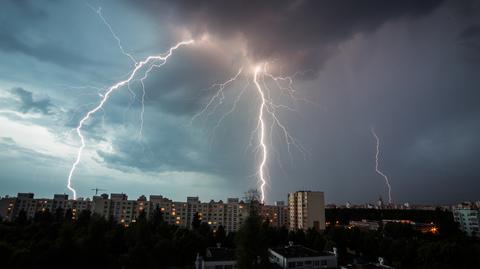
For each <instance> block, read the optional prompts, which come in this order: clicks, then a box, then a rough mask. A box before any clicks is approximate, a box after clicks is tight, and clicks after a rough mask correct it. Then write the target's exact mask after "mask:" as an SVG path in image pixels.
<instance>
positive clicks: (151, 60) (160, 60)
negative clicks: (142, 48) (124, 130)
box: [67, 13, 194, 200]
mask: <svg viewBox="0 0 480 269" xmlns="http://www.w3.org/2000/svg"><path fill="white" fill-rule="evenodd" d="M99 14H101V13H99ZM117 40H118V39H117ZM193 42H194V41H193V40H189V41H182V42H179V43H177V44H176V45H175V46H173V47H171V48H170V49H169V50H168V52H166V53H164V54H160V55H153V56H148V57H147V58H145V59H144V60H143V61H140V62H136V63H135V67H134V68H133V69H132V71H131V72H130V74H129V76H128V77H127V79H125V80H121V81H119V82H117V83H116V84H114V85H112V86H110V87H109V88H108V89H107V91H106V92H105V94H103V96H102V99H101V100H100V102H99V103H98V105H97V106H96V107H94V108H93V109H92V110H90V111H88V112H87V113H86V114H85V116H84V117H83V118H82V119H81V120H80V121H79V123H78V125H77V128H76V131H77V135H78V137H79V138H80V141H81V146H80V147H79V148H78V151H77V156H76V159H75V162H74V163H73V165H72V167H71V169H70V172H69V174H68V184H67V188H68V189H69V190H70V191H71V192H72V193H73V199H74V200H75V199H77V192H76V190H75V189H74V188H73V187H72V177H73V174H74V172H75V169H76V168H77V166H78V164H79V163H80V160H81V158H82V152H83V149H84V148H85V138H84V136H83V134H82V127H83V126H84V125H85V123H86V122H87V121H88V120H89V119H90V117H91V116H92V115H93V114H95V113H96V112H97V111H99V110H101V109H102V108H103V106H104V104H105V103H106V102H107V101H108V99H109V98H110V95H111V94H112V93H113V92H114V91H116V90H118V89H120V88H122V87H123V86H125V85H127V86H128V84H129V83H130V82H131V81H132V80H134V79H135V77H136V76H137V75H138V73H139V72H141V70H143V68H146V71H145V72H144V76H143V77H142V78H141V82H142V86H143V80H144V79H145V78H146V77H147V76H148V73H149V72H150V71H151V70H152V68H153V67H161V66H163V65H164V64H165V63H167V60H168V58H169V57H170V56H171V55H172V54H173V52H174V51H175V50H177V49H178V48H180V47H181V46H186V45H190V44H192V43H193ZM122 51H123V49H122ZM123 52H124V51H123ZM131 59H132V60H133V61H135V60H134V59H133V57H132V58H131Z"/></svg>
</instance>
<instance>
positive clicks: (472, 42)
mask: <svg viewBox="0 0 480 269" xmlns="http://www.w3.org/2000/svg"><path fill="white" fill-rule="evenodd" d="M458 2H461V3H458ZM92 7H93V8H98V7H102V12H103V15H104V17H105V19H106V20H107V21H108V22H109V23H110V25H111V26H112V28H113V29H114V31H115V32H116V34H117V35H118V37H119V38H120V39H121V41H122V45H123V48H124V49H125V50H126V51H127V52H129V53H131V54H132V55H134V57H135V58H136V59H137V60H141V59H143V58H145V57H146V56H148V55H152V54H159V53H162V52H165V51H166V50H167V49H168V48H169V47H170V46H172V45H173V44H175V43H177V42H178V41H181V40H186V39H190V38H194V39H195V40H196V42H195V44H194V45H192V46H189V47H188V48H182V49H181V50H178V51H177V52H176V53H175V54H174V55H173V56H172V57H171V58H170V59H169V62H168V64H166V65H165V66H163V67H161V68H158V69H154V70H153V71H152V72H151V73H150V76H149V78H148V79H147V80H145V87H146V99H145V100H146V101H145V114H144V120H145V124H144V127H143V136H142V137H138V131H139V127H140V113H141V105H140V101H139V96H140V95H141V88H140V84H139V82H138V81H137V82H134V83H132V84H131V89H132V92H133V94H132V92H129V91H128V89H127V88H124V89H122V90H120V91H118V92H116V93H115V95H114V96H112V98H111V99H110V100H109V101H108V103H107V105H106V106H105V107H104V109H103V110H102V111H100V112H99V113H97V114H95V116H94V117H93V118H92V120H90V121H89V122H88V124H87V125H86V126H85V129H84V133H85V137H86V140H87V147H86V148H85V151H84V157H83V159H82V162H81V163H80V165H79V166H78V169H77V171H76V174H75V177H74V186H75V188H76V189H77V192H78V194H79V196H81V197H88V196H91V195H92V194H93V192H92V191H91V190H90V189H92V188H96V187H98V188H102V189H107V190H108V192H125V193H127V194H128V195H129V196H130V197H132V198H136V197H137V196H138V195H140V194H147V195H148V194H162V195H164V196H167V197H170V198H172V199H175V200H184V199H185V197H186V196H187V195H188V196H191V195H199V196H200V198H201V199H202V200H209V199H223V200H225V199H226V198H227V197H241V196H242V194H243V192H244V191H246V190H247V189H250V188H254V187H257V186H258V182H257V178H256V177H255V176H254V173H255V170H256V164H257V160H258V158H259V155H258V154H256V153H255V152H252V151H251V149H248V144H249V139H250V131H251V130H252V129H253V128H255V125H256V119H255V113H256V112H257V108H258V104H259V103H258V102H259V100H258V95H257V93H256V92H255V89H254V88H253V87H249V88H248V90H247V91H246V92H245V94H244V95H242V98H241V99H240V100H239V102H238V104H237V109H236V110H235V113H232V114H230V115H229V116H228V117H227V118H225V120H223V121H222V124H221V125H220V126H218V128H216V131H215V132H212V130H213V128H214V126H215V125H216V123H217V121H218V120H219V118H220V117H221V116H222V115H223V114H224V113H225V112H227V111H229V109H230V107H231V104H232V102H233V101H234V98H235V96H236V95H237V94H238V92H239V91H241V90H242V88H243V86H244V85H245V83H247V82H248V81H249V80H251V79H252V78H251V77H250V76H242V77H241V78H240V79H239V80H238V81H236V82H234V83H232V85H231V87H229V88H228V89H227V90H226V91H225V99H224V103H223V104H222V105H221V106H219V108H218V111H217V113H214V114H212V115H211V116H210V117H208V118H206V117H199V118H198V119H197V120H195V121H194V122H193V124H190V122H191V119H192V117H193V116H194V115H195V114H196V113H198V112H199V111H200V110H201V109H202V107H204V106H205V105H206V104H207V102H208V100H209V99H210V98H211V97H212V96H213V95H214V94H215V91H214V90H212V89H211V88H210V86H211V85H212V84H214V83H221V82H224V81H226V80H228V79H229V78H230V77H232V76H234V75H235V74H236V73H237V72H238V70H239V68H241V67H251V66H252V65H253V64H257V63H264V62H268V63H269V66H270V67H271V72H272V73H274V74H275V75H279V76H282V75H293V74H294V73H295V72H297V71H300V72H302V73H299V75H298V76H296V77H295V78H296V81H295V89H296V90H297V93H298V95H299V96H302V97H304V98H306V99H307V100H309V101H311V103H310V102H308V103H306V102H298V103H297V104H296V105H297V106H296V108H297V111H296V112H289V111H282V112H280V113H279V116H280V117H281V119H282V122H283V123H284V124H285V125H286V126H287V127H288V129H289V131H290V133H291V134H292V135H293V136H294V137H295V138H296V139H298V140H299V141H300V142H301V144H302V145H303V147H305V148H306V151H307V154H306V156H304V155H303V154H302V152H300V151H298V150H296V149H292V155H291V157H290V156H289V155H288V154H287V149H286V146H285V145H284V144H283V143H282V140H281V134H275V135H274V136H273V141H271V142H272V145H273V148H272V158H270V159H269V161H268V167H269V174H270V178H271V179H270V181H269V182H268V184H267V186H266V192H267V201H268V202H273V201H276V200H285V199H286V193H287V192H290V191H294V190H298V189H312V190H323V191H325V193H326V199H327V201H328V202H335V203H344V202H346V201H351V202H354V203H360V202H365V201H373V200H375V199H377V198H378V197H379V196H383V197H384V198H386V187H385V184H384V181H383V178H382V177H381V176H379V175H378V174H377V173H376V172H375V146H376V144H375V143H376V141H375V139H374V137H372V134H371V128H372V127H374V128H375V131H376V133H377V134H378V136H379V138H380V150H381V152H380V167H381V170H382V172H384V173H385V174H387V175H388V176H389V178H390V183H391V186H392V196H393V200H394V201H396V202H406V201H409V202H411V203H437V202H438V203H451V202H458V201H461V200H469V199H478V193H479V192H480V167H479V166H478V159H479V158H480V140H479V137H480V105H479V101H480V92H479V85H480V76H479V75H478V74H479V72H478V70H480V1H453V0H452V1H436V0H435V1H433V0H432V1H398V2H396V4H395V3H392V2H391V1H380V0H378V1H354V0H352V1H306V0H297V1H286V0H285V1H284V0H280V1H279V0H268V1H222V0H217V1H215V0H203V1H187V0H183V1H154V0H140V1H138V0H137V1H134V0H122V1H113V0H112V1H106V0H105V1H93V0H92V1H85V2H83V1H73V0H72V1H56V0H50V1H47V0H45V1H34V0H30V1H29V0H21V1H20V0H7V1H2V3H1V4H0V195H7V194H8V195H14V194H16V193H17V192H35V193H36V194H37V196H43V197H50V196H52V195H53V193H64V192H65V193H69V192H68V190H67V188H66V180H67V176H68V172H69V169H70V166H71V164H72V162H73V161H74V158H75V153H76V149H77V147H78V146H79V145H80V141H79V139H78V137H77V136H76V133H75V132H74V128H75V126H76V124H77V123H78V121H79V119H80V118H81V117H82V116H83V115H84V114H85V113H86V112H87V111H88V110H89V109H91V108H93V107H94V106H95V105H96V104H97V102H99V100H100V98H101V96H100V95H99V92H100V93H102V92H104V89H105V88H106V87H108V86H110V85H112V84H114V83H115V82H117V81H119V80H121V79H125V77H126V75H127V74H128V72H129V71H130V70H131V68H132V62H131V61H130V59H129V58H128V57H125V55H123V54H122V53H121V51H120V50H119V48H118V46H117V41H116V40H115V39H114V37H113V36H112V34H111V33H110V31H109V29H108V28H107V27H106V25H105V24H104V23H103V22H102V20H101V19H100V17H99V16H98V15H97V14H96V13H95V11H94V10H92ZM250 83H251V82H250ZM275 98H277V100H280V101H285V102H288V100H284V99H282V98H283V97H282V96H281V94H278V96H276V97H275ZM292 105H293V104H292Z"/></svg>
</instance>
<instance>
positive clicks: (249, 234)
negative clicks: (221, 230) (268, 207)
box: [236, 190, 268, 269]
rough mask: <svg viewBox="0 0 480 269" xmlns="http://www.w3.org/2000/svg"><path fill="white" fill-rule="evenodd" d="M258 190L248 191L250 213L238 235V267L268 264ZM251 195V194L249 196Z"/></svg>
mask: <svg viewBox="0 0 480 269" xmlns="http://www.w3.org/2000/svg"><path fill="white" fill-rule="evenodd" d="M257 193H258V192H255V191H252V190H250V191H249V192H248V193H247V196H246V197H247V198H249V199H250V200H247V201H248V205H249V214H248V217H247V218H246V219H245V221H244V223H243V224H242V226H241V227H240V230H239V231H238V233H237V235H236V246H237V248H236V257H237V264H238V268H240V269H251V268H265V267H266V266H267V264H268V252H267V249H268V243H267V238H266V236H265V233H264V229H263V228H262V222H263V221H262V218H261V217H260V215H259V214H258V208H259V206H260V203H259V201H258V197H259V196H258V195H257ZM248 195H250V196H248Z"/></svg>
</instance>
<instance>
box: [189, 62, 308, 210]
mask: <svg viewBox="0 0 480 269" xmlns="http://www.w3.org/2000/svg"><path fill="white" fill-rule="evenodd" d="M267 67H268V65H267V64H260V65H257V66H255V67H254V68H252V69H253V70H252V71H253V72H252V75H253V78H252V79H250V77H247V82H246V83H245V85H244V86H243V87H242V89H241V90H240V91H239V92H238V93H237V95H236V97H235V99H234V101H233V104H232V107H231V108H230V109H229V110H228V111H227V112H226V113H225V114H223V115H222V116H221V117H220V119H219V120H218V121H217V123H216V124H215V126H214V128H213V129H212V132H215V130H216V129H217V127H219V125H220V124H221V123H222V122H223V121H224V120H225V119H226V118H227V117H228V116H229V115H230V114H232V113H233V112H234V111H235V109H236V107H237V104H238V102H239V101H240V99H241V97H242V96H243V94H244V93H245V91H246V90H247V89H248V87H249V86H250V82H253V84H254V86H255V91H256V94H257V96H258V99H259V106H258V108H257V110H256V111H258V112H257V113H256V121H257V124H256V127H255V128H254V130H252V133H251V136H250V143H249V147H250V146H252V145H253V144H256V147H255V149H256V150H258V152H259V154H260V158H259V160H258V164H257V170H256V173H255V175H256V177H257V178H258V183H259V186H260V193H261V202H262V203H265V199H266V195H265V194H266V191H265V187H266V186H267V183H268V182H269V178H268V170H267V166H268V163H269V162H270V161H271V160H270V159H269V158H270V156H271V155H272V152H273V151H274V150H273V133H274V129H275V128H278V130H280V132H281V133H282V137H283V139H284V141H285V144H286V148H287V151H288V153H289V154H290V157H291V158H292V156H291V151H290V146H291V145H294V146H295V147H296V148H297V149H298V150H299V151H300V152H301V153H302V154H303V155H304V157H305V155H306V154H305V152H306V151H305V149H304V148H303V147H302V146H301V145H300V143H299V142H298V141H297V140H296V139H294V138H293V136H291V135H290V133H289V132H288V131H287V128H286V127H285V125H284V124H283V123H282V122H281V121H280V119H279V117H278V111H277V110H286V111H289V112H292V111H294V112H295V111H296V109H295V108H294V107H291V106H289V105H285V104H277V103H275V102H274V101H273V99H272V94H271V89H270V88H269V87H268V85H267V82H266V79H270V80H271V81H272V82H273V85H274V86H276V87H277V88H278V90H279V92H280V93H281V94H283V95H285V96H287V97H289V99H290V100H292V102H294V103H296V101H306V100H304V99H302V98H297V96H296V93H295V89H294V88H293V77H294V76H292V77H290V76H287V77H276V76H274V75H272V74H270V73H269V72H268V70H267ZM243 70H244V68H240V69H239V70H238V72H237V74H236V75H235V76H233V77H232V78H230V79H228V80H227V81H225V82H223V83H216V84H213V85H212V87H210V89H212V88H216V89H217V91H216V93H215V94H214V95H213V97H212V98H211V99H210V100H209V101H208V102H207V104H206V106H205V107H204V108H203V109H202V110H201V111H200V112H199V113H197V114H196V115H194V116H193V117H192V120H191V123H193V122H194V121H195V120H196V119H198V118H199V117H200V116H202V115H203V116H204V117H205V119H209V118H210V117H211V116H212V115H213V114H214V113H215V112H216V111H217V110H219V107H220V106H221V105H222V104H223V103H224V99H225V90H226V89H227V88H228V87H229V86H231V84H233V82H234V81H236V80H239V79H240V75H241V74H242V72H243ZM243 73H244V74H247V75H248V74H249V73H248V72H243ZM267 124H268V126H267ZM268 134H269V137H270V143H268V142H267V136H268ZM255 136H257V138H258V142H256V143H253V142H252V141H253V140H254V138H255Z"/></svg>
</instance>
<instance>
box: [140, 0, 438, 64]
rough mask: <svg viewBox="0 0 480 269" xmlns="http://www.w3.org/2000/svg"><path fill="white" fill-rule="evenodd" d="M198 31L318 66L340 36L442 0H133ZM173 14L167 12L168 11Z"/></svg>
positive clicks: (263, 54)
mask: <svg viewBox="0 0 480 269" xmlns="http://www.w3.org/2000/svg"><path fill="white" fill-rule="evenodd" d="M139 2H142V6H144V7H145V8H146V9H147V10H148V11H151V12H153V14H154V16H155V17H158V18H160V19H162V18H165V17H167V18H168V20H169V21H171V20H173V21H174V24H177V25H185V26H186V27H187V28H188V29H189V30H190V31H192V32H193V33H194V34H195V35H201V34H202V33H210V34H213V35H217V36H219V37H221V38H232V37H235V36H237V35H239V34H240V35H242V36H243V37H244V39H245V40H246V43H247V46H248V50H249V53H250V57H252V58H254V59H256V60H259V61H265V60H279V61H280V62H281V63H282V64H284V65H285V66H287V67H289V68H290V69H292V68H293V69H308V68H312V69H318V68H319V67H321V65H322V64H323V63H324V62H325V60H326V58H327V55H328V54H329V52H331V51H332V50H334V49H335V47H336V46H337V45H338V43H339V42H342V41H345V40H348V39H350V38H351V37H352V36H353V35H354V34H356V33H362V32H364V33H368V32H372V31H373V30H376V29H378V27H380V26H381V25H383V24H384V23H386V22H389V21H392V20H396V19H400V18H416V17H421V16H424V15H426V14H429V13H430V12H431V11H432V10H434V9H435V8H436V7H437V6H439V4H440V3H441V2H442V1H441V0H427V1H413V0H411V1H382V0H373V1H355V0H353V1H302V0H299V1H287V0H268V1H241V0H236V1H223V0H203V1H190V0H183V1H174V2H173V1H154V0H143V1H132V4H134V5H136V6H138V5H139V4H138V3H139ZM165 15H167V16H165Z"/></svg>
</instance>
